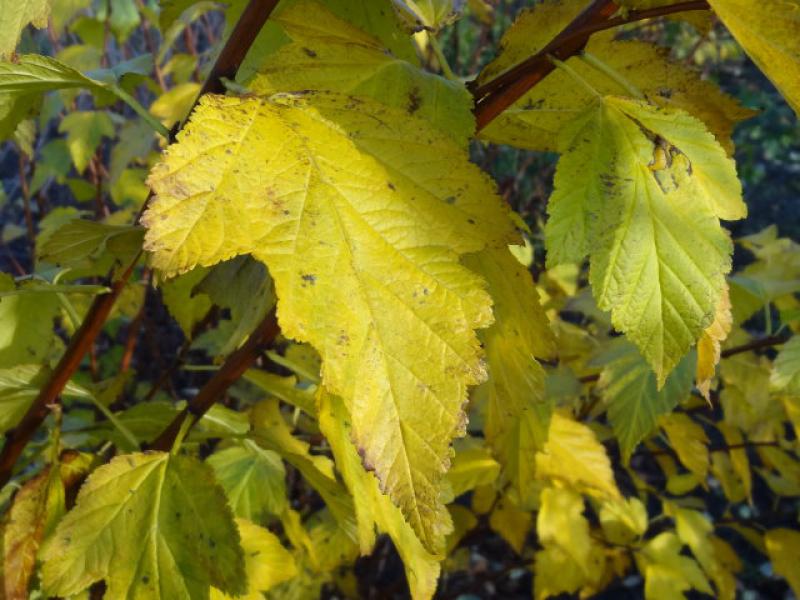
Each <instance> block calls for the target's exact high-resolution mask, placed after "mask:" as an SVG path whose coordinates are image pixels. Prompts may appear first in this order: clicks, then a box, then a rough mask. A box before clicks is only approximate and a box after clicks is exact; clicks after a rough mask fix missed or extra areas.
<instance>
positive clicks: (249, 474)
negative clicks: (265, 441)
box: [206, 441, 286, 522]
mask: <svg viewBox="0 0 800 600" xmlns="http://www.w3.org/2000/svg"><path fill="white" fill-rule="evenodd" d="M206 462H208V464H209V465H211V467H212V468H213V469H214V475H215V476H216V479H217V481H218V482H219V484H220V485H221V486H222V488H223V489H224V490H225V493H226V494H227V495H228V501H229V503H230V505H231V509H233V514H235V515H236V516H237V517H242V518H243V519H247V520H248V521H254V522H261V521H263V520H264V519H265V518H266V517H267V515H280V514H281V513H282V512H283V509H284V508H285V507H286V483H285V481H284V478H285V477H286V470H285V469H284V467H283V462H281V459H280V456H278V455H277V454H276V453H275V452H272V451H271V450H264V449H263V448H259V447H258V446H257V445H256V444H254V443H252V442H250V441H247V442H245V443H244V445H241V446H231V447H230V448H225V449H223V450H220V451H218V452H215V453H214V454H212V455H211V456H209V457H208V459H207V461H206Z"/></svg>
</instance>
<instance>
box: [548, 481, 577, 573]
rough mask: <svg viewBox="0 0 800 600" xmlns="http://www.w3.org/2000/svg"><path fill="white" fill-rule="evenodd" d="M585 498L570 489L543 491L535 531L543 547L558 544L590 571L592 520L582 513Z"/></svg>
mask: <svg viewBox="0 0 800 600" xmlns="http://www.w3.org/2000/svg"><path fill="white" fill-rule="evenodd" d="M583 510H584V505H583V497H582V496H581V495H580V494H578V493H577V492H574V491H572V490H570V489H567V488H546V489H545V490H543V491H542V498H541V507H540V509H539V516H538V517H537V518H536V533H537V534H538V535H539V541H540V542H541V543H542V545H543V546H547V545H550V544H556V545H558V546H559V547H560V548H561V549H562V550H564V552H566V553H567V554H568V555H569V556H570V558H572V560H574V561H575V563H576V564H577V565H578V566H580V568H581V569H583V571H584V573H588V571H589V568H590V565H589V556H590V554H591V538H590V537H589V522H588V521H587V520H586V517H584V516H583Z"/></svg>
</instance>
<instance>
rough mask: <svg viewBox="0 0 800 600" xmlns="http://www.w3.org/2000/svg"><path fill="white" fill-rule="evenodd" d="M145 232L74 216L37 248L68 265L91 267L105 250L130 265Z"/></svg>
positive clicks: (42, 254) (41, 256)
mask: <svg viewBox="0 0 800 600" xmlns="http://www.w3.org/2000/svg"><path fill="white" fill-rule="evenodd" d="M73 114H75V113H73ZM143 234H144V230H143V229H142V228H141V227H136V226H131V225H108V224H106V223H98V222H97V221H86V220H83V219H74V220H72V221H69V222H67V223H65V224H64V225H62V226H61V227H58V228H57V229H55V230H54V231H53V233H52V234H51V235H49V236H48V237H47V239H46V240H45V242H44V243H42V244H41V245H40V246H39V247H38V248H37V251H38V254H39V259H40V260H44V261H47V262H50V263H53V264H56V265H60V266H65V267H88V266H90V263H91V262H92V261H96V260H97V259H98V258H99V257H100V256H101V255H102V254H103V253H104V252H106V251H107V252H108V253H109V254H110V255H111V256H113V257H114V258H116V259H117V260H119V262H120V264H123V265H127V264H129V263H130V262H131V261H132V260H133V258H134V257H135V256H136V254H137V253H138V252H139V251H140V250H141V248H142V237H143Z"/></svg>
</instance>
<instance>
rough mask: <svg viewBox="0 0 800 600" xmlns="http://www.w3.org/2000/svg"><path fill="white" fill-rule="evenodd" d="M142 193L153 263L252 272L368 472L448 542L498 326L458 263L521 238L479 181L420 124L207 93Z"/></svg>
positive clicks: (355, 104)
mask: <svg viewBox="0 0 800 600" xmlns="http://www.w3.org/2000/svg"><path fill="white" fill-rule="evenodd" d="M203 140H205V141H203ZM409 146H413V147H415V148H417V150H416V151H415V152H413V153H412V152H408V151H407V148H408V147H409ZM189 166H190V167H191V168H187V167H189ZM233 181H236V182H237V184H236V185H232V182H233ZM149 182H150V185H151V186H152V188H153V190H154V192H155V194H156V197H155V198H154V201H153V202H152V203H151V204H150V206H149V208H148V210H147V212H146V213H145V215H144V218H143V223H144V224H145V226H146V227H147V228H148V233H147V235H146V241H145V247H146V248H147V249H148V250H150V251H151V252H152V253H153V264H154V266H155V267H156V268H159V269H161V270H163V271H165V272H167V273H172V272H177V271H182V270H186V269H188V268H191V267H192V266H194V265H196V264H203V265H210V264H214V263H216V262H219V261H220V260H223V259H226V258H230V257H231V256H234V255H237V254H244V253H251V254H252V255H253V256H254V257H255V258H257V259H259V260H261V261H263V262H264V263H265V264H266V265H267V266H268V268H269V270H270V274H271V275H272V277H273V279H274V281H275V288H276V291H277V295H278V298H279V302H278V320H279V323H280V326H281V331H282V333H283V334H284V335H286V336H288V337H290V338H293V339H296V340H298V341H307V342H310V343H311V344H312V345H313V346H314V347H315V348H316V349H317V350H318V351H319V352H320V354H321V355H322V358H323V362H324V364H325V368H324V370H323V384H324V385H325V386H326V387H327V388H328V389H329V390H330V391H332V392H335V393H339V394H341V395H342V396H343V398H344V400H345V402H346V403H347V404H348V406H349V407H350V408H351V409H352V414H353V433H354V435H355V439H356V440H357V443H358V446H359V448H361V449H362V451H363V458H364V461H365V463H366V464H368V465H370V466H371V467H373V468H374V469H375V470H376V473H377V474H378V476H379V478H380V480H381V482H382V485H383V486H384V489H386V490H387V492H388V493H389V495H390V496H391V497H392V499H393V500H394V501H395V502H396V503H397V504H398V506H400V507H401V508H402V510H403V511H404V514H406V516H407V518H408V519H409V520H410V521H411V523H412V524H413V525H414V528H415V530H416V531H417V532H418V534H419V535H420V536H421V537H422V539H423V540H424V541H425V544H426V545H428V546H429V547H431V548H432V547H437V546H439V545H441V543H442V542H443V538H444V531H443V529H442V526H441V524H442V523H445V522H446V521H445V520H444V519H446V511H445V508H444V506H443V504H442V503H441V501H440V499H439V495H440V482H441V479H442V477H443V475H444V472H445V471H446V467H447V457H448V456H449V453H450V449H449V447H450V443H451V441H452V440H453V438H455V437H457V436H458V435H459V434H460V433H461V432H463V428H464V424H465V421H464V419H465V417H464V413H463V408H462V406H463V404H464V402H465V400H466V393H467V386H468V385H474V384H477V383H479V382H481V381H482V380H483V378H484V376H485V374H484V369H483V366H482V364H481V361H480V347H479V344H478V340H477V336H476V335H475V333H474V329H477V328H480V327H484V326H486V325H488V324H489V322H490V320H491V310H490V299H489V296H488V295H487V294H486V292H485V291H484V290H483V285H482V282H481V280H480V279H479V278H478V277H477V276H476V275H474V274H472V273H471V272H470V271H468V270H467V269H465V268H464V267H462V266H461V265H460V264H459V262H458V256H459V255H460V254H463V253H466V252H474V251H478V250H481V249H482V248H483V247H485V246H487V245H490V244H502V243H507V242H508V241H513V238H514V234H513V229H512V224H511V221H510V219H509V218H508V215H507V213H506V211H505V209H504V208H503V207H502V205H501V204H500V202H499V199H498V197H497V196H496V195H495V194H494V190H493V187H492V185H491V184H490V183H489V182H488V180H487V179H486V178H485V177H484V176H483V175H482V174H481V173H479V172H478V171H477V170H476V169H475V168H474V167H473V166H472V165H471V164H470V163H469V162H468V160H467V156H466V153H465V152H464V151H463V150H462V149H460V148H459V147H458V146H457V145H456V144H454V143H453V142H452V141H451V140H450V139H449V138H447V137H446V136H444V134H439V133H438V132H437V131H436V130H435V129H433V128H432V127H430V126H429V125H427V123H426V122H425V121H423V120H420V119H413V118H411V117H408V115H406V114H405V113H403V112H402V111H399V110H396V109H391V108H387V107H384V106H382V105H379V104H376V103H374V102H372V101H370V100H368V99H365V98H359V99H353V98H350V97H347V96H340V95H337V94H323V93H320V94H316V93H308V94H303V95H302V96H290V95H282V96H276V97H272V98H269V99H259V98H252V97H250V98H231V97H219V96H205V97H204V98H203V100H202V101H201V103H200V105H199V106H198V108H197V109H196V110H195V112H194V114H193V117H192V120H191V122H190V123H189V125H188V126H187V127H186V128H185V129H184V130H183V132H182V134H181V137H180V139H179V142H178V143H177V144H176V145H173V146H172V147H171V148H170V149H169V150H168V152H167V156H166V159H165V160H164V161H163V162H161V163H160V164H159V165H157V166H156V167H155V168H154V170H153V171H152V173H151V175H150V179H149ZM167 214H169V217H168V218H167ZM479 224H480V225H479ZM388 272H391V273H393V277H392V278H391V279H387V278H386V273H388Z"/></svg>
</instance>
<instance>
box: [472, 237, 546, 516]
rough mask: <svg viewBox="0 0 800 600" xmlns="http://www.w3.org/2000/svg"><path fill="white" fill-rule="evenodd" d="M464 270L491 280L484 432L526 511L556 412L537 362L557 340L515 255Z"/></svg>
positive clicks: (479, 259)
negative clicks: (539, 457) (491, 320)
mask: <svg viewBox="0 0 800 600" xmlns="http://www.w3.org/2000/svg"><path fill="white" fill-rule="evenodd" d="M465 264H466V265H467V266H468V267H469V268H471V269H472V270H473V271H475V272H476V273H478V274H479V275H481V276H482V277H484V279H486V282H487V284H488V291H489V293H490V294H491V296H492V300H493V301H494V316H495V323H494V324H493V325H492V326H491V327H489V328H488V329H486V330H485V331H482V332H481V333H480V338H481V341H482V342H483V347H484V349H485V351H486V360H487V363H488V366H489V381H487V382H486V383H485V384H483V385H482V386H481V387H480V388H478V390H477V391H476V393H477V394H478V395H481V394H485V395H486V399H487V404H486V423H485V427H484V432H485V434H486V439H487V441H488V442H489V444H490V445H491V447H492V450H493V452H494V455H495V456H496V457H497V459H498V460H499V461H500V462H501V463H502V464H503V468H504V477H506V478H507V479H508V480H510V481H511V483H512V484H513V485H514V487H515V489H516V492H517V494H518V496H519V498H518V501H519V504H520V505H523V506H524V505H526V504H527V503H528V502H529V501H530V500H532V499H533V498H534V497H535V496H536V491H535V487H536V484H535V483H534V481H535V469H536V463H535V461H532V460H531V459H530V457H531V456H533V455H534V454H535V453H536V452H538V451H540V450H542V448H543V447H544V443H545V441H546V439H547V428H548V425H549V421H550V412H551V410H552V406H551V403H550V402H548V401H547V400H546V399H545V394H544V380H545V375H544V370H543V369H542V367H541V366H540V365H539V363H538V362H537V360H536V357H539V358H546V357H549V356H551V355H552V354H553V351H554V349H555V343H554V342H555V340H554V338H553V333H552V331H551V330H550V324H549V321H548V319H547V316H546V315H545V313H544V310H543V309H542V307H541V304H540V302H539V292H538V291H537V290H536V286H535V285H534V283H533V278H532V277H531V274H530V273H529V272H528V270H527V269H526V268H525V267H524V266H523V265H522V264H520V262H519V261H518V260H517V259H516V258H514V256H513V255H512V254H511V252H509V251H508V250H507V249H505V248H503V249H500V250H494V249H490V250H484V251H483V252H480V253H477V254H471V255H468V256H467V257H466V260H465Z"/></svg>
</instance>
